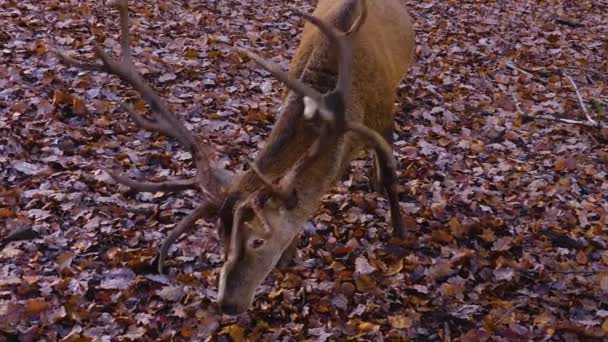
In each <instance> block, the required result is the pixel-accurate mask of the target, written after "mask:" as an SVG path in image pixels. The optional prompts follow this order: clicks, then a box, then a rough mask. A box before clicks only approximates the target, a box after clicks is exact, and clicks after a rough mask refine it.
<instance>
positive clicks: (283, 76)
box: [234, 46, 322, 103]
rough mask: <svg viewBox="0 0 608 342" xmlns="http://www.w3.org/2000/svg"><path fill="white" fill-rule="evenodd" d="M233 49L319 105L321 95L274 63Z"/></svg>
mask: <svg viewBox="0 0 608 342" xmlns="http://www.w3.org/2000/svg"><path fill="white" fill-rule="evenodd" d="M234 49H235V50H236V51H238V52H240V53H242V54H245V55H247V57H249V58H250V59H252V60H254V61H256V62H257V63H258V64H260V65H261V66H262V67H264V69H266V70H267V71H268V72H269V73H271V74H272V76H274V77H276V79H278V80H279V81H281V82H283V83H285V84H286V85H287V86H288V87H289V88H291V89H293V90H294V91H295V92H296V93H298V94H299V95H301V96H307V97H310V98H311V99H313V100H314V101H316V102H317V103H321V99H322V95H321V94H320V93H319V92H318V91H316V90H314V89H313V88H312V87H310V86H308V85H306V84H304V83H302V82H301V81H300V80H297V79H295V78H294V77H292V76H291V75H289V74H288V73H287V72H285V71H283V70H281V68H280V67H279V66H278V65H276V64H275V63H272V62H270V61H267V60H266V59H264V58H262V57H261V56H259V55H257V54H256V53H254V52H251V51H249V50H247V49H244V48H241V47H238V46H237V47H235V48H234Z"/></svg>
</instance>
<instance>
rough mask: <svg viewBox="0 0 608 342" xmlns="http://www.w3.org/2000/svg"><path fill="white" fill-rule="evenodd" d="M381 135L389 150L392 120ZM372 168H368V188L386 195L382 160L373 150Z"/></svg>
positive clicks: (391, 142)
mask: <svg viewBox="0 0 608 342" xmlns="http://www.w3.org/2000/svg"><path fill="white" fill-rule="evenodd" d="M380 133H383V134H382V136H383V137H384V139H385V140H386V142H387V143H388V144H389V146H390V147H391V150H392V148H393V126H392V122H391V126H389V127H388V128H386V129H384V130H383V132H380ZM372 164H373V165H372V168H371V170H370V174H369V187H370V190H371V191H373V192H377V193H379V194H382V195H386V194H387V190H386V189H385V186H384V183H385V182H384V178H385V177H384V175H383V173H384V172H383V171H382V162H381V160H380V153H378V152H377V151H374V152H373V153H372Z"/></svg>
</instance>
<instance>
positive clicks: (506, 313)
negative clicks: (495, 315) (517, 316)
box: [494, 303, 526, 327]
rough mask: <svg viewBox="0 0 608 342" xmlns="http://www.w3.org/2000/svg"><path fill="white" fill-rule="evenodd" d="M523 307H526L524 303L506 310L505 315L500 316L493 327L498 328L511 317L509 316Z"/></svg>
mask: <svg viewBox="0 0 608 342" xmlns="http://www.w3.org/2000/svg"><path fill="white" fill-rule="evenodd" d="M525 305H526V303H519V304H517V305H515V306H513V307H512V308H510V309H509V310H507V312H505V314H504V315H502V317H500V319H499V320H498V321H496V324H494V326H496V327H498V326H499V325H500V324H501V323H502V322H503V321H504V320H505V319H507V318H508V317H509V316H511V314H512V313H513V312H514V311H515V310H517V309H519V308H521V307H523V306H525Z"/></svg>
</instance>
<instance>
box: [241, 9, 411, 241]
mask: <svg viewBox="0 0 608 342" xmlns="http://www.w3.org/2000/svg"><path fill="white" fill-rule="evenodd" d="M361 4H362V7H361V14H360V15H359V17H358V18H357V19H356V20H355V22H354V23H353V24H352V26H351V27H350V29H349V30H347V31H346V32H340V31H338V30H337V29H336V28H334V27H333V26H331V25H330V24H328V23H326V22H324V21H323V20H321V19H319V18H316V17H314V16H311V15H308V14H305V13H300V12H297V13H298V15H300V16H302V17H303V18H304V19H306V20H307V21H308V22H310V23H311V24H313V25H314V26H316V27H317V28H318V29H319V30H320V31H321V32H323V34H324V35H325V36H326V37H327V38H328V39H329V41H330V44H331V46H333V47H334V48H335V49H336V50H337V52H338V77H337V82H336V86H335V88H334V89H333V90H331V91H329V92H328V93H326V94H320V93H319V92H318V91H316V90H315V89H313V88H311V87H310V86H308V85H306V84H304V83H303V82H302V81H300V80H298V79H295V78H294V77H292V76H291V75H289V74H288V73H286V72H284V71H282V70H281V69H280V67H279V66H277V65H275V64H274V63H272V62H270V61H267V60H264V59H263V58H262V57H260V56H258V55H256V54H255V53H253V52H250V51H247V50H244V49H241V48H239V49H238V50H239V51H241V52H243V53H245V54H246V55H247V56H249V58H251V59H253V60H254V61H256V62H258V63H259V64H260V65H262V66H263V67H264V68H265V69H266V70H268V71H269V72H270V73H271V74H272V75H273V76H274V77H276V78H277V79H278V80H280V81H282V82H284V83H285V84H287V86H288V87H289V88H290V89H292V90H293V91H294V92H296V93H297V94H299V95H300V96H302V97H303V99H304V103H305V106H306V108H305V110H304V113H305V116H306V117H307V118H308V114H309V113H310V112H311V111H312V112H313V115H312V117H314V116H315V113H317V114H318V115H319V117H320V118H321V127H320V134H319V137H318V138H317V139H316V140H315V142H314V143H313V144H312V145H311V146H310V148H309V149H308V151H307V152H306V154H305V155H304V156H302V157H301V158H300V159H299V160H298V161H297V162H295V163H294V164H293V165H292V167H291V168H290V169H289V170H288V171H287V172H286V174H285V175H284V176H283V177H282V178H281V179H280V181H279V182H278V184H275V183H273V182H272V180H270V179H268V178H267V177H266V176H265V175H263V174H262V173H261V172H260V170H259V169H258V167H257V166H256V165H255V164H253V165H252V170H253V172H255V173H256V174H257V175H258V177H259V178H260V180H261V181H262V182H263V183H264V184H265V185H266V187H267V188H268V189H269V190H270V191H271V192H272V193H273V194H274V195H276V196H277V197H279V198H282V199H284V200H290V201H292V205H293V199H294V198H296V197H295V194H294V189H293V188H294V180H295V179H296V178H297V176H298V175H299V174H301V173H302V172H303V171H304V170H306V168H308V167H309V166H310V165H312V164H313V163H314V162H315V161H316V160H317V158H318V157H319V154H320V151H321V150H324V149H323V148H322V147H326V146H331V145H333V144H335V143H336V142H337V141H338V140H339V139H340V138H341V137H343V136H344V134H346V133H348V132H351V131H352V132H354V133H356V134H360V135H362V136H363V137H364V138H365V139H367V140H368V141H369V143H370V145H371V146H372V147H373V148H374V149H375V150H376V152H377V153H378V154H379V157H380V160H381V161H382V162H383V164H384V167H385V168H386V169H387V173H388V174H389V177H388V179H387V180H386V182H387V186H386V188H387V189H386V190H387V192H388V197H389V202H390V205H391V221H392V224H393V227H394V228H395V230H396V231H397V233H398V234H399V236H401V237H403V236H405V228H404V227H403V220H402V218H401V213H400V210H399V197H398V194H397V186H396V181H397V171H396V162H395V159H394V158H393V155H392V150H391V147H390V145H389V144H388V142H387V141H386V140H385V139H384V138H383V137H382V136H381V135H380V134H378V132H376V131H374V130H372V129H370V128H369V127H366V126H365V125H363V124H360V123H353V122H346V108H347V97H348V96H350V94H351V90H352V65H353V38H354V36H355V35H356V33H357V32H358V31H359V29H360V28H361V27H362V26H363V24H364V22H365V19H366V17H367V4H366V1H365V0H361Z"/></svg>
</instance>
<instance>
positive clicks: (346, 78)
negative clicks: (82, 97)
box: [54, 0, 414, 315]
mask: <svg viewBox="0 0 608 342" xmlns="http://www.w3.org/2000/svg"><path fill="white" fill-rule="evenodd" d="M114 5H115V6H116V8H117V9H118V12H119V25H120V48H121V50H122V51H121V57H120V58H114V57H112V56H110V55H109V54H108V53H107V52H105V51H104V49H103V48H102V47H101V45H98V44H96V45H95V46H94V48H95V54H96V57H97V58H98V59H99V60H100V61H101V63H99V62H91V61H83V60H81V59H78V58H73V57H71V56H69V55H68V54H67V53H66V52H63V51H61V50H59V49H57V48H55V49H54V50H55V53H56V54H57V56H58V57H59V58H60V60H62V62H63V63H65V64H66V65H68V66H69V67H76V68H79V69H81V70H86V71H93V72H106V73H109V74H113V75H115V76H117V77H118V78H120V79H121V80H122V81H123V82H124V83H125V84H127V85H129V86H130V87H132V88H133V89H134V90H136V91H137V92H138V93H139V94H140V95H141V97H142V98H143V100H144V101H145V103H147V105H148V106H149V109H150V113H148V114H140V113H138V112H137V111H135V110H134V109H133V108H132V107H131V106H130V105H121V107H122V109H123V110H124V111H125V112H127V113H128V114H129V115H130V117H131V118H132V119H133V120H134V121H135V123H136V124H137V125H138V126H139V127H140V128H142V129H146V130H150V131H153V132H158V133H159V134H164V135H166V136H168V137H170V138H174V139H175V140H177V141H178V142H179V143H180V144H181V146H182V147H183V148H185V149H187V150H189V151H190V152H191V155H192V160H193V164H194V166H195V167H196V175H195V177H193V178H192V179H176V180H169V181H165V182H145V181H139V180H135V179H131V178H129V177H127V176H125V175H123V174H120V173H118V172H115V171H108V172H109V173H110V175H111V176H112V178H113V179H114V180H115V181H116V183H119V184H122V185H125V186H127V187H129V188H131V189H133V190H135V191H140V192H178V191H183V190H188V189H195V190H198V191H199V192H200V197H201V198H202V202H201V204H200V205H199V206H198V207H196V208H195V209H194V210H193V211H192V212H190V213H189V214H188V215H187V216H185V217H184V218H183V219H182V220H181V221H180V222H179V223H178V224H177V225H176V226H175V228H174V229H173V230H171V231H170V232H169V233H168V235H167V236H166V238H165V240H164V241H163V243H162V245H161V247H160V250H159V254H158V257H157V260H158V264H157V266H158V272H159V273H162V272H163V264H164V262H165V260H166V257H167V254H168V252H169V248H170V247H171V246H172V244H173V243H174V242H175V241H176V240H177V239H178V238H179V237H180V236H181V235H183V234H184V233H186V232H188V231H190V230H192V229H194V227H195V226H196V222H197V221H198V220H201V219H202V220H204V221H207V222H209V223H212V224H215V226H216V228H217V230H218V234H219V237H220V240H221V241H222V242H223V248H224V263H223V266H222V268H221V270H220V275H219V286H218V287H219V288H218V299H217V301H218V303H219V307H220V309H221V311H222V312H223V313H226V314H232V315H234V314H239V313H242V312H245V311H247V310H248V309H249V307H250V306H251V305H252V304H253V301H254V297H255V291H256V289H257V288H258V286H259V285H260V284H261V283H262V282H263V280H264V279H265V278H266V277H267V275H268V274H269V273H270V272H271V271H272V270H273V269H274V268H275V267H276V266H277V265H279V266H281V265H287V264H288V263H289V261H290V260H291V258H293V256H294V254H295V253H296V250H297V245H298V241H299V235H300V232H301V231H302V230H303V225H304V224H305V223H306V222H307V221H308V220H310V219H311V217H312V216H313V215H314V214H315V212H316V211H317V210H318V208H319V207H320V205H321V200H322V197H323V196H324V195H325V194H326V193H327V192H328V191H329V190H331V187H332V186H333V184H334V183H335V182H336V181H337V180H339V179H340V178H341V177H342V175H343V174H344V173H345V172H346V169H347V168H348V165H349V163H350V162H351V161H352V160H353V159H354V158H355V156H356V154H357V153H360V151H361V150H370V151H371V152H372V153H373V166H372V171H371V176H370V183H371V184H370V188H371V189H372V190H374V191H378V192H384V193H385V194H386V196H387V197H388V202H389V207H390V217H391V226H392V228H393V232H394V233H395V234H397V236H398V237H399V238H403V237H404V236H405V234H406V227H405V221H404V220H403V217H402V215H401V212H400V208H399V193H398V192H399V187H398V184H397V180H398V179H397V162H396V160H395V158H394V157H393V151H392V143H393V131H394V112H395V102H396V99H397V87H398V85H399V84H400V83H401V81H402V80H403V78H404V77H405V75H406V72H407V70H408V68H409V67H410V65H411V64H412V63H413V60H414V30H413V24H412V19H411V17H410V15H409V14H408V11H407V9H406V8H405V6H404V5H403V1H401V0H373V1H366V0H319V2H318V4H317V6H316V8H315V10H314V12H313V14H307V13H301V12H299V11H296V14H297V15H298V16H300V17H302V18H303V19H304V20H305V25H304V28H303V31H302V34H301V41H300V43H299V46H298V48H297V50H296V52H295V55H294V57H293V59H292V60H291V63H290V66H289V70H288V71H283V70H282V69H281V68H280V67H279V66H278V65H276V64H274V63H272V62H270V61H268V60H265V59H264V58H262V57H261V56H259V55H257V54H255V53H253V52H251V51H249V50H246V49H244V48H241V47H236V48H234V50H233V52H234V53H237V54H239V56H241V58H242V59H241V61H243V62H245V63H246V62H249V61H253V62H255V63H257V64H259V65H261V67H263V68H264V69H266V70H267V71H268V72H269V73H270V74H271V75H272V76H274V77H275V78H277V79H278V80H280V81H281V82H283V83H285V84H286V86H287V87H286V90H285V92H284V94H283V100H282V101H283V102H282V106H281V109H280V112H279V114H278V119H277V121H276V123H275V124H274V127H273V128H272V130H271V132H270V135H269V137H268V139H267V141H266V144H265V147H263V148H262V149H261V151H259V153H258V155H257V157H256V158H255V160H253V161H251V162H250V163H249V165H248V167H247V168H246V171H243V172H241V173H240V174H236V175H234V174H232V173H230V172H228V171H227V170H225V169H223V168H220V167H218V166H217V164H216V162H215V160H217V154H218V152H217V151H216V149H214V148H212V147H211V146H210V143H209V133H208V132H205V131H204V130H203V131H202V132H198V134H196V133H194V132H192V131H190V130H189V129H187V128H186V126H185V125H184V123H183V121H182V119H180V117H179V116H178V115H176V114H175V113H173V112H172V111H170V110H169V107H168V106H167V104H166V103H165V102H164V101H163V100H162V98H161V97H160V96H159V95H158V94H157V92H156V91H155V90H154V89H153V88H152V87H151V86H150V85H148V84H147V83H146V81H144V79H143V77H142V76H141V75H140V74H139V73H138V72H137V70H136V68H135V65H134V63H133V56H132V52H131V44H132V39H131V36H130V34H129V11H128V4H127V0H117V1H116V2H115V3H114Z"/></svg>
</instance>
